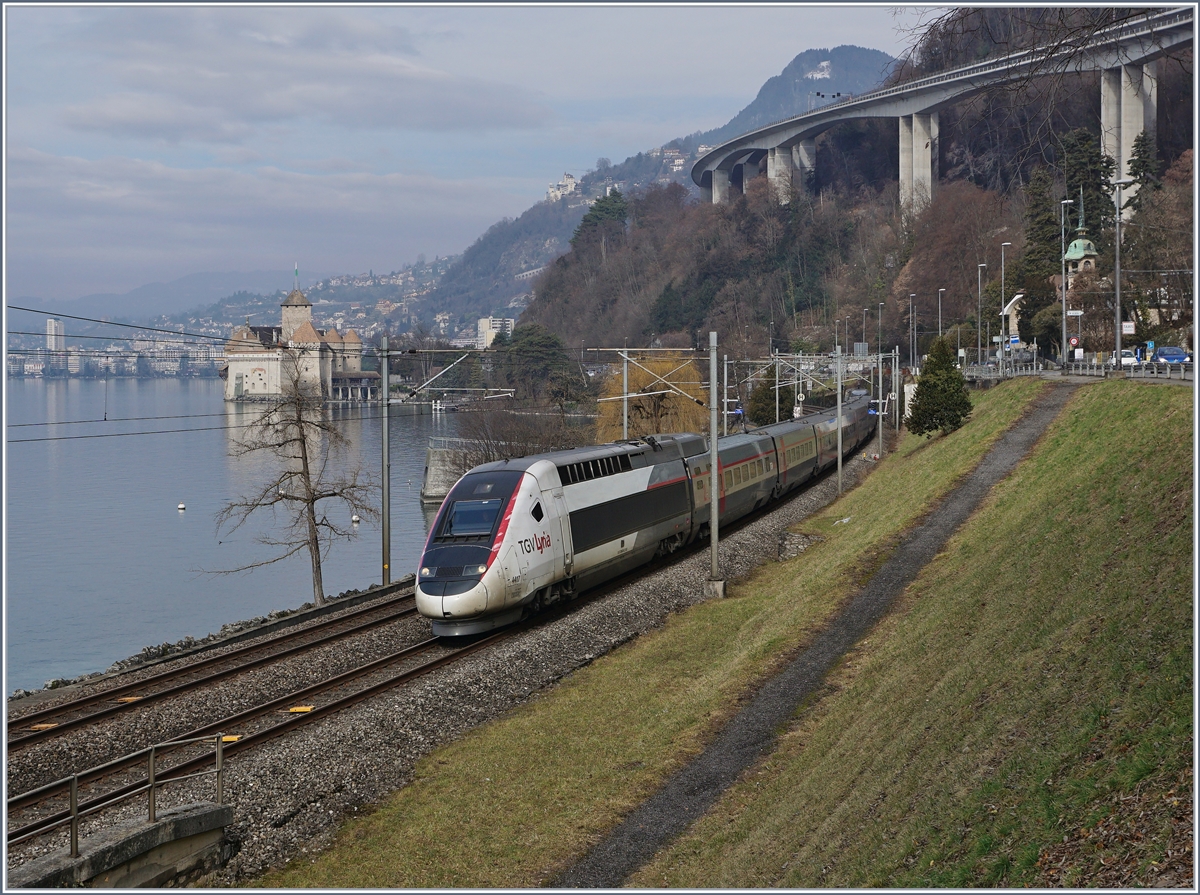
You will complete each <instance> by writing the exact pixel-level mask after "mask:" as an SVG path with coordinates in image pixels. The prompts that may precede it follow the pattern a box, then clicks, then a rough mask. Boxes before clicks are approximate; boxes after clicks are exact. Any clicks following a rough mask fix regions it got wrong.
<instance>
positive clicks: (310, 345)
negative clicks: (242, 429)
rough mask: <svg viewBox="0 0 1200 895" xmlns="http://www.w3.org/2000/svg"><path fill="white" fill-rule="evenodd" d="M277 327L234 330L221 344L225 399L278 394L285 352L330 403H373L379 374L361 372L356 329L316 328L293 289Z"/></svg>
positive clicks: (305, 303) (307, 307) (309, 311)
mask: <svg viewBox="0 0 1200 895" xmlns="http://www.w3.org/2000/svg"><path fill="white" fill-rule="evenodd" d="M281 307H282V314H281V321H280V325H279V326H251V325H250V321H249V320H247V321H246V324H245V325H244V326H238V327H235V328H234V330H233V333H232V335H231V336H230V337H229V341H228V342H226V343H225V366H223V367H222V368H221V370H220V376H221V378H222V379H223V380H225V400H226V401H264V400H268V399H271V398H276V397H278V396H279V395H281V394H282V393H283V392H282V388H283V380H284V377H283V362H284V357H285V354H286V353H288V352H296V357H297V363H298V364H299V367H300V376H301V380H302V381H303V382H304V383H305V384H306V385H310V386H314V387H318V388H320V390H321V394H322V395H323V396H324V397H325V398H326V399H327V400H332V401H375V400H377V399H378V398H379V378H380V377H379V374H378V373H376V372H374V371H373V370H366V371H364V370H363V368H362V349H363V346H362V339H360V338H359V337H358V334H357V333H355V332H354V330H352V329H350V330H347V331H346V334H345V335H342V334H341V333H339V332H338V331H337V329H336V328H332V329H327V330H324V331H320V330H317V329H316V328H315V327H314V326H313V324H312V304H311V303H310V302H309V300H308V299H307V298H306V297H305V295H304V293H303V292H301V291H300V289H299V288H298V287H297V288H295V289H293V290H292V291H291V293H290V294H289V295H288V297H287V298H286V299H284V301H283V304H282V306H281Z"/></svg>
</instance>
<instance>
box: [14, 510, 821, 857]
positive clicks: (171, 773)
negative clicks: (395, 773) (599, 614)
mask: <svg viewBox="0 0 1200 895" xmlns="http://www.w3.org/2000/svg"><path fill="white" fill-rule="evenodd" d="M806 490H808V488H807V486H806V487H804V488H801V489H799V490H798V491H797V492H795V495H799V494H802V493H804V492H805V491H806ZM791 499H792V496H791V495H789V496H788V497H786V498H785V499H784V500H783V501H781V502H779V503H775V504H771V505H768V507H766V508H764V509H762V510H759V511H756V512H755V513H753V514H750V515H749V516H747V517H745V518H744V519H742V520H739V521H738V523H737V524H736V525H734V526H731V527H730V529H729V533H730V534H732V533H733V532H736V531H737V530H739V529H741V528H742V527H743V526H745V525H747V524H749V523H750V522H752V521H753V520H755V519H758V518H761V517H762V516H763V515H766V514H768V513H770V512H772V511H773V510H774V509H776V508H778V507H780V506H782V505H785V504H787V503H789V502H790V501H791ZM707 549H708V545H707V542H703V543H701V542H697V543H695V544H692V545H689V547H688V548H685V549H682V550H678V551H675V552H674V553H672V554H670V555H668V556H664V557H661V558H660V559H658V560H656V561H654V562H652V563H649V564H647V565H646V566H643V567H641V568H639V569H637V570H633V571H631V572H629V573H627V574H626V575H622V576H621V577H620V578H617V579H614V580H612V581H609V582H606V583H605V585H603V586H602V587H599V588H596V589H594V590H593V591H591V592H589V593H587V594H584V595H581V596H580V597H577V598H576V599H573V600H569V601H566V602H564V603H561V604H557V605H555V606H552V607H551V608H550V609H549V610H545V611H543V612H541V613H539V614H538V615H536V616H535V617H533V618H531V619H528V620H526V621H524V622H522V623H519V624H517V625H513V626H510V627H508V628H505V629H503V630H501V631H498V632H495V633H492V634H489V635H484V636H480V637H478V638H471V642H469V643H463V644H459V643H448V642H447V641H444V640H440V639H438V638H433V639H429V640H424V641H421V642H419V643H415V644H412V645H410V646H408V647H405V648H404V649H401V650H399V651H396V652H393V653H390V654H388V655H385V656H382V657H380V658H377V659H375V660H373V661H370V662H368V663H366V664H364V665H362V666H359V667H356V668H353V669H350V670H348V671H345V672H343V673H341V674H338V675H334V676H333V677H330V678H327V679H325V680H323V681H320V682H318V683H316V684H312V685H310V686H306V687H303V688H300V689H297V690H294V691H292V692H288V693H286V694H283V695H280V696H277V697H275V698H273V699H270V700H268V701H266V702H264V703H262V704H259V705H256V706H254V707H253V708H250V709H246V710H244V711H241V712H238V713H236V714H231V715H228V716H226V717H223V718H220V719H218V720H216V721H212V722H209V723H205V724H203V725H202V726H200V727H197V728H195V729H194V730H191V731H188V732H187V733H180V734H178V735H177V736H174V737H172V739H179V740H183V739H193V738H197V737H213V738H214V739H215V736H216V735H217V734H223V735H224V736H225V738H226V739H227V740H229V741H228V742H226V743H225V744H224V747H223V751H224V755H225V756H226V757H232V756H234V755H237V754H244V753H245V752H247V751H249V750H252V749H254V748H255V747H256V746H259V745H262V744H263V743H266V742H269V741H271V740H274V739H276V738H278V737H281V736H285V735H287V734H288V733H290V732H291V731H293V730H295V729H296V728H298V727H300V726H302V725H304V724H306V723H308V722H310V721H315V720H317V719H319V718H325V717H328V716H330V715H333V714H335V713H337V712H339V711H342V710H344V709H346V708H348V707H350V706H353V705H355V704H357V703H359V702H362V701H363V700H366V699H369V698H371V697H372V696H375V695H377V694H379V693H382V692H384V691H387V690H390V689H393V688H396V687H400V686H403V685H405V684H406V683H409V682H411V681H413V680H415V679H417V678H419V677H421V676H423V675H425V674H428V673H429V672H431V671H434V670H435V669H438V668H442V667H445V666H447V665H449V664H452V663H453V662H455V661H459V660H461V659H462V658H465V657H466V656H468V655H470V654H472V653H475V652H478V651H479V650H482V649H484V648H486V647H488V646H491V645H493V644H495V643H498V642H500V641H501V640H503V639H506V638H509V637H512V636H515V635H517V634H519V633H522V632H524V631H526V630H528V629H530V628H532V627H536V626H540V625H543V624H546V623H549V622H552V621H554V620H556V619H557V618H559V617H561V616H563V615H566V614H568V613H570V612H573V611H575V610H576V609H578V608H581V607H582V606H584V605H587V604H589V603H591V602H592V601H593V600H596V599H602V598H603V597H604V596H606V595H607V594H608V593H610V592H611V591H613V590H616V589H619V588H621V587H624V586H626V585H628V584H629V583H630V582H631V581H635V580H637V579H639V578H640V577H642V576H644V575H647V574H650V573H652V572H654V571H659V570H661V569H663V568H664V567H667V566H671V565H674V564H675V563H677V562H679V561H682V560H683V559H685V558H687V557H688V556H691V555H693V554H694V553H696V552H698V551H700V550H707ZM410 599H411V598H408V597H401V598H399V599H397V600H394V601H389V602H388V603H387V604H383V606H387V607H391V608H390V609H388V610H387V612H388V613H392V612H394V613H396V614H397V615H396V616H394V617H399V616H400V614H402V613H406V612H407V611H408V610H409V607H408V606H407V605H406V606H404V607H403V608H401V607H400V606H399V605H398V604H399V603H401V602H403V601H405V600H410ZM381 608H382V607H381V606H380V605H376V606H375V607H371V609H373V610H375V611H376V612H379V610H381ZM369 611H370V610H359V611H357V612H355V613H352V614H349V615H347V616H341V617H339V619H338V621H340V622H343V623H344V622H346V620H347V619H348V618H351V617H353V618H354V619H356V620H357V621H355V622H354V623H352V624H349V625H347V626H346V628H345V630H342V631H338V632H334V631H326V632H325V634H322V635H321V636H326V635H328V636H330V637H333V638H336V637H339V636H351V635H352V634H353V633H355V632H356V631H360V630H363V629H366V628H367V627H369V626H370V625H369V624H368V623H366V622H365V617H366V616H367V615H368V614H369ZM379 614H380V615H383V614H384V613H382V612H379ZM394 617H393V618H392V619H391V620H394ZM332 622H333V620H331V623H332ZM360 622H362V623H363V624H362V625H361V627H360V626H359V624H360ZM379 623H381V624H382V623H383V622H379ZM315 627H316V626H314V628H315ZM321 627H322V628H323V629H324V628H325V627H326V626H325V625H324V624H323V625H322V626H321ZM314 628H309V629H306V631H307V633H309V634H311V633H312V631H313V630H314ZM299 633H300V632H297V635H299ZM289 639H290V638H289ZM255 649H261V650H265V652H263V653H261V654H259V655H257V656H253V655H252V652H251V651H252V650H255ZM294 649H303V645H301V644H296V643H292V644H291V645H290V646H287V647H285V648H284V649H282V650H281V649H278V642H276V645H275V648H274V649H272V648H269V647H267V645H265V644H264V645H261V646H260V647H254V648H246V651H245V652H243V651H242V650H235V651H233V652H232V653H230V654H226V655H225V656H222V657H213V660H212V664H211V665H208V668H209V672H206V676H207V674H208V673H221V674H223V673H224V672H223V671H214V669H215V666H216V660H217V659H227V658H229V657H230V656H235V657H241V658H238V659H236V661H237V662H239V663H240V664H239V668H240V669H243V670H244V669H245V668H246V665H245V662H244V661H243V660H244V659H247V658H249V659H250V660H251V661H259V660H261V662H262V664H269V663H270V662H272V661H276V660H279V659H280V658H281V657H283V656H285V655H286V654H287V652H288V651H290V650H294ZM430 652H434V653H436V655H434V656H432V657H430V658H427V659H425V660H424V661H422V660H421V658H422V657H423V656H426V655H427V654H428V653H430ZM293 654H294V653H293ZM202 661H203V662H204V663H209V662H210V660H202ZM196 664H199V663H196ZM396 666H399V667H396ZM194 670H195V665H193V666H192V671H194ZM233 673H236V672H233ZM173 674H174V673H173ZM154 679H155V680H158V681H159V683H162V682H163V681H164V680H166V679H167V678H166V676H165V675H164V676H163V677H161V678H160V677H159V676H157V675H156V676H154ZM146 684H147V681H146V680H143V681H139V682H136V683H135V684H131V685H128V686H130V687H137V686H145V685H146ZM165 689H167V688H164V690H165ZM115 692H116V690H115V689H110V690H108V691H105V692H103V693H100V694H95V696H94V697H88V699H89V700H93V701H95V700H110V701H111V700H112V699H113V698H114V694H115ZM170 695H171V694H170V693H167V692H163V693H162V695H161V697H160V698H161V699H163V700H166V699H168V698H169V697H170ZM139 703H140V704H143V705H144V704H146V703H145V702H141V701H140V700H139V702H135V703H132V705H138V704H139ZM123 705H124V704H123ZM65 707H66V706H65V705H64V706H57V707H54V709H47V710H45V711H52V710H58V711H62V710H63V709H64V708H65ZM294 709H295V710H296V711H293V710H294ZM34 714H35V713H29V714H27V715H25V716H22V717H21V718H20V719H19V720H18V721H17V722H16V723H19V724H24V723H26V722H29V720H30V719H31V718H32V717H34ZM94 717H95V716H94V715H93V716H89V719H90V720H94ZM32 723H37V722H32ZM84 723H86V722H84ZM198 748H199V747H195V746H193V747H184V748H181V749H179V750H177V751H175V752H171V751H168V750H167V749H164V750H163V751H162V753H161V756H162V757H161V760H160V763H159V765H158V767H157V770H156V778H155V779H156V780H157V781H160V782H161V781H166V780H170V779H172V778H177V777H184V776H187V775H189V774H192V773H195V772H196V771H197V770H198V769H201V768H204V767H209V768H211V766H212V762H213V755H212V751H211V745H210V746H209V747H207V751H206V752H205V754H203V755H198V754H196V750H197V749H198ZM189 750H190V751H189ZM144 753H145V750H143V753H141V754H140V755H138V756H137V757H135V758H134V759H133V760H132V761H128V760H116V761H111V762H109V763H108V764H105V765H101V766H100V767H98V768H94V769H91V770H89V771H86V772H81V773H79V774H78V776H77V784H78V787H79V790H78V807H79V810H80V811H88V810H89V809H91V808H94V807H98V806H101V805H104V804H107V803H110V802H112V801H113V800H114V799H119V798H120V797H121V796H122V795H126V794H130V793H134V792H137V791H138V790H139V789H143V788H144V787H145V785H146V783H147V777H146V760H145V758H144ZM58 773H63V772H62V771H59V772H58ZM65 773H67V774H69V773H71V772H70V771H67V772H65ZM43 779H45V778H43ZM68 790H69V784H67V783H60V784H50V785H47V786H42V787H40V788H38V789H34V790H31V791H29V792H26V793H22V794H20V795H17V796H14V797H13V798H11V799H10V800H9V801H8V805H7V810H8V836H7V842H8V843H9V844H10V846H12V845H14V844H16V843H19V842H20V841H22V840H24V839H28V838H31V837H34V836H37V834H38V833H39V832H41V831H44V830H47V829H49V828H50V827H53V826H54V825H55V824H56V823H60V822H61V821H63V820H64V819H66V818H67V817H69V810H68V808H67V805H68V804H69V803H68Z"/></svg>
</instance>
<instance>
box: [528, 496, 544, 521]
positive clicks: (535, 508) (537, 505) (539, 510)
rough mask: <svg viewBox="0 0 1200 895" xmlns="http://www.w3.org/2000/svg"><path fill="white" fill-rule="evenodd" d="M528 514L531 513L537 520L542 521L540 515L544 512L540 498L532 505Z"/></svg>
mask: <svg viewBox="0 0 1200 895" xmlns="http://www.w3.org/2000/svg"><path fill="white" fill-rule="evenodd" d="M529 515H531V516H532V517H533V518H534V519H536V520H537V521H538V522H541V521H542V517H543V516H545V515H546V514H545V513H543V512H542V502H541V501H540V500H539V501H538V502H537V503H535V504H534V505H533V509H532V510H530V511H529Z"/></svg>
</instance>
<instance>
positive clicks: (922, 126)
mask: <svg viewBox="0 0 1200 895" xmlns="http://www.w3.org/2000/svg"><path fill="white" fill-rule="evenodd" d="M1193 18H1194V17H1193V10H1192V8H1191V7H1185V8H1181V9H1176V10H1172V11H1169V12H1163V13H1157V14H1152V15H1146V16H1143V17H1142V18H1140V19H1136V20H1133V21H1130V22H1126V23H1124V24H1122V25H1119V26H1115V27H1112V28H1109V29H1105V30H1102V31H1098V32H1097V33H1096V34H1095V35H1094V36H1093V38H1092V39H1091V40H1089V41H1088V43H1087V44H1086V45H1085V46H1082V47H1079V46H1071V47H1062V48H1058V49H1046V48H1034V49H1032V50H1025V51H1022V52H1019V53H1012V54H1009V55H1007V56H1002V57H999V58H996V59H989V60H986V61H984V62H980V63H976V64H974V65H967V66H963V67H962V68H956V69H952V70H950V71H946V72H942V73H940V74H936V75H932V76H930V77H927V78H921V79H919V80H914V81H909V82H907V83H905V84H899V85H896V86H895V87H887V88H884V89H882V90H875V91H873V92H871V93H866V94H862V95H861V96H856V97H851V98H849V99H845V100H842V101H840V102H837V103H833V104H831V105H828V106H823V107H821V108H820V109H817V110H815V111H812V112H807V113H805V114H802V115H796V116H794V117H792V118H787V119H784V120H783V121H777V122H775V123H774V124H769V125H766V126H765V127H761V128H758V129H757V130H754V131H751V132H749V133H747V134H742V135H741V136H740V137H735V138H734V139H732V140H729V141H728V142H726V143H723V144H721V145H720V146H718V147H716V148H715V149H713V150H711V151H710V152H708V153H706V154H705V155H704V156H702V157H701V158H700V159H699V160H698V161H697V162H696V163H695V165H693V166H692V180H693V181H694V182H695V183H696V185H697V186H699V187H700V189H701V192H702V193H703V195H704V197H705V198H706V199H708V200H710V201H712V202H715V203H722V202H726V201H728V199H729V196H730V192H731V190H737V189H738V186H739V183H740V185H741V189H742V191H743V192H744V191H745V185H746V183H747V182H748V181H749V180H751V179H753V178H755V177H757V176H759V175H760V174H761V173H763V172H764V171H765V173H766V176H767V178H768V179H769V180H770V182H771V183H772V184H773V185H774V186H775V187H776V190H777V192H778V195H779V196H780V199H781V201H786V200H787V199H786V197H787V196H788V195H789V194H790V192H791V189H792V184H793V183H798V184H803V183H805V182H806V179H807V177H808V175H809V174H810V173H811V172H812V171H814V170H815V168H816V161H817V152H816V138H817V136H818V135H820V134H821V133H823V132H824V131H826V130H828V129H829V128H831V127H833V126H834V125H836V124H840V123H841V122H843V121H852V120H855V119H861V118H897V119H899V122H900V127H899V131H900V172H899V181H900V200H901V202H902V203H905V204H908V205H911V204H913V203H918V204H920V203H927V202H928V201H929V200H930V199H931V198H932V197H933V194H934V190H935V189H936V186H937V176H938V172H937V167H936V166H937V159H938V112H939V111H940V110H941V109H944V108H946V107H948V106H951V105H953V104H955V103H957V102H962V101H963V100H966V99H969V98H970V97H972V96H974V95H976V94H978V93H982V92H983V91H985V90H988V89H989V88H992V87H997V86H1000V85H1003V84H1006V83H1012V82H1016V81H1021V80H1024V79H1028V78H1030V77H1041V76H1052V75H1056V74H1064V73H1073V72H1087V71H1099V72H1100V73H1101V74H1100V108H1101V115H1100V128H1101V148H1102V150H1103V151H1104V153H1105V154H1106V155H1109V156H1111V157H1112V158H1113V159H1114V160H1115V161H1116V163H1117V167H1116V171H1115V172H1114V178H1121V177H1124V176H1127V174H1128V165H1129V160H1130V158H1131V156H1132V155H1133V141H1134V140H1135V139H1136V138H1137V135H1138V134H1139V133H1141V132H1142V131H1143V130H1145V131H1147V132H1148V133H1149V134H1150V136H1151V137H1153V136H1154V135H1155V131H1156V129H1157V128H1156V119H1157V113H1158V82H1157V60H1158V59H1159V58H1160V57H1162V56H1163V55H1165V54H1166V53H1169V52H1170V51H1172V50H1174V49H1176V48H1178V47H1182V46H1184V45H1186V44H1190V43H1191V42H1192V37H1193V30H1194V23H1193ZM1126 195H1130V193H1129V192H1127V193H1126Z"/></svg>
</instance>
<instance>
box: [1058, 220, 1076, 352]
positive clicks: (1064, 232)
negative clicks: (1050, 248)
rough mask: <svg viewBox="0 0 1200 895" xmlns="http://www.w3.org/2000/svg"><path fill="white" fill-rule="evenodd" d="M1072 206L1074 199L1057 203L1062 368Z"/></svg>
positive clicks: (1065, 337)
mask: <svg viewBox="0 0 1200 895" xmlns="http://www.w3.org/2000/svg"><path fill="white" fill-rule="evenodd" d="M1074 204H1075V200H1074V199H1063V200H1062V201H1061V202H1059V203H1058V207H1059V209H1060V211H1059V215H1058V226H1059V230H1060V234H1059V235H1060V236H1061V238H1062V341H1061V342H1060V343H1059V348H1058V354H1059V357H1061V358H1062V362H1063V364H1064V366H1065V364H1066V362H1067V206H1068V205H1074Z"/></svg>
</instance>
